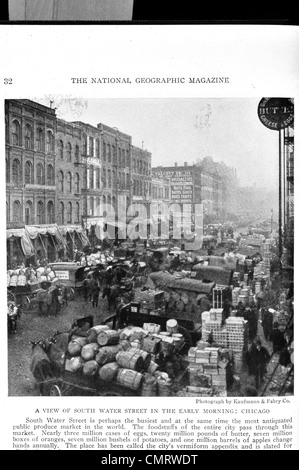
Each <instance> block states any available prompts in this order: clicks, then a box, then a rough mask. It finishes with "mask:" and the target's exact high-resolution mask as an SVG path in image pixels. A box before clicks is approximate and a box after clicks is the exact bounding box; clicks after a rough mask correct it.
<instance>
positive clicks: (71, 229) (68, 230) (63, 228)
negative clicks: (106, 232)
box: [58, 225, 90, 246]
mask: <svg viewBox="0 0 299 470" xmlns="http://www.w3.org/2000/svg"><path fill="white" fill-rule="evenodd" d="M58 229H59V232H60V233H61V234H62V235H63V236H64V237H65V236H66V235H67V234H70V237H71V238H72V239H73V237H72V236H73V234H74V233H76V234H77V235H78V238H79V240H80V241H81V243H82V245H83V246H89V245H90V242H89V240H88V238H87V236H86V234H85V232H84V229H83V228H82V227H81V225H59V227H58Z"/></svg>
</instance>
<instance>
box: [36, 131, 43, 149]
mask: <svg viewBox="0 0 299 470" xmlns="http://www.w3.org/2000/svg"><path fill="white" fill-rule="evenodd" d="M36 149H37V151H38V152H42V151H43V150H44V133H43V130H42V129H41V128H40V127H39V128H38V129H37V130H36Z"/></svg>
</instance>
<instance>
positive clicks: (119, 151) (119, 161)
mask: <svg viewBox="0 0 299 470" xmlns="http://www.w3.org/2000/svg"><path fill="white" fill-rule="evenodd" d="M118 166H121V148H120V147H118Z"/></svg>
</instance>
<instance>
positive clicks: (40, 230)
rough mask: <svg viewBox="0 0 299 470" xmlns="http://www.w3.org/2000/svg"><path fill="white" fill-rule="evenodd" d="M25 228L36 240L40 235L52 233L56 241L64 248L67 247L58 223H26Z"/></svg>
mask: <svg viewBox="0 0 299 470" xmlns="http://www.w3.org/2000/svg"><path fill="white" fill-rule="evenodd" d="M25 230H26V231H27V233H28V234H29V236H30V238H31V239H32V240H35V239H36V238H37V237H38V236H41V235H50V236H51V237H55V239H56V242H57V243H58V244H59V245H61V247H62V248H63V247H65V241H64V239H63V236H62V235H61V233H60V231H59V229H58V226H57V225H56V224H50V225H25Z"/></svg>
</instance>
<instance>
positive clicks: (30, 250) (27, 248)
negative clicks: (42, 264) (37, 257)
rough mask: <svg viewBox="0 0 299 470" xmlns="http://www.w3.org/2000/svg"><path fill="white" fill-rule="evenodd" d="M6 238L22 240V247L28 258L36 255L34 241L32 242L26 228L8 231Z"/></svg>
mask: <svg viewBox="0 0 299 470" xmlns="http://www.w3.org/2000/svg"><path fill="white" fill-rule="evenodd" d="M6 238H7V239H12V238H20V242H21V247H22V250H23V253H24V255H25V256H26V257H28V258H29V257H30V256H33V255H34V254H35V250H34V246H33V244H32V241H31V240H30V237H29V235H28V233H27V232H26V230H25V229H24V228H20V229H9V230H6Z"/></svg>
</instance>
